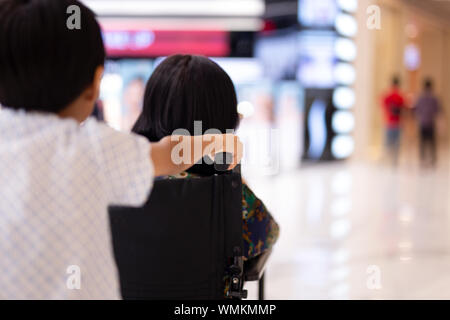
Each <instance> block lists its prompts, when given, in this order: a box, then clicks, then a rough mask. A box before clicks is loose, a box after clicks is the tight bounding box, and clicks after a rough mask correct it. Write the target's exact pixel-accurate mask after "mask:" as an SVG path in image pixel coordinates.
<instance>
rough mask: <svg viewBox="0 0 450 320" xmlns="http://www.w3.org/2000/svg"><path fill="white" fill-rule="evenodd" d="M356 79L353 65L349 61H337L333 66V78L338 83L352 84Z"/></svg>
mask: <svg viewBox="0 0 450 320" xmlns="http://www.w3.org/2000/svg"><path fill="white" fill-rule="evenodd" d="M355 79H356V71H355V67H354V66H353V65H351V64H349V63H343V62H341V63H337V64H336V66H335V67H334V80H335V81H336V83H338V84H343V85H352V84H353V83H354V82H355Z"/></svg>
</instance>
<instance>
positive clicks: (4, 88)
mask: <svg viewBox="0 0 450 320" xmlns="http://www.w3.org/2000/svg"><path fill="white" fill-rule="evenodd" d="M71 5H76V6H78V7H79V8H80V13H81V15H80V21H81V25H80V27H81V28H80V29H73V30H71V29H69V28H68V27H67V20H68V18H69V17H71V14H72V13H67V9H68V7H69V6H71ZM104 61H105V50H104V47H103V41H102V36H101V31H100V26H99V24H98V23H97V21H96V19H95V15H94V13H93V12H92V11H91V10H90V9H88V8H87V7H86V6H84V5H83V4H82V3H80V2H79V1H76V0H0V104H2V105H3V106H5V107H9V108H13V109H24V110H27V111H45V112H53V113H57V112H59V111H61V110H62V109H64V107H66V106H67V105H68V104H70V103H71V102H73V101H74V100H75V99H76V98H77V97H78V96H79V95H80V94H81V93H82V92H83V90H84V89H86V88H87V87H88V86H89V85H90V84H91V83H92V81H93V80H94V74H95V70H96V68H97V67H99V66H102V65H103V64H104Z"/></svg>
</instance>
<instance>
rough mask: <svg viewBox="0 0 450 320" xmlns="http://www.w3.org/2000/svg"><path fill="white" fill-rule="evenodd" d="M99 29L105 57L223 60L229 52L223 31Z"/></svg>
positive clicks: (227, 36) (106, 26) (109, 27)
mask: <svg viewBox="0 0 450 320" xmlns="http://www.w3.org/2000/svg"><path fill="white" fill-rule="evenodd" d="M102 29H103V40H104V43H105V48H106V52H107V55H108V56H109V57H159V56H168V55H171V54H175V53H185V54H199V55H205V56H213V57H223V56H228V55H229V53H230V46H229V33H228V32H226V31H194V30H190V31H187V30H185V31H174V30H150V29H147V28H145V27H142V26H139V27H135V28H133V27H127V28H123V27H121V26H117V25H107V24H104V23H103V24H102Z"/></svg>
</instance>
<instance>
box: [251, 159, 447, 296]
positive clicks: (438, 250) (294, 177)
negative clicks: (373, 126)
mask: <svg viewBox="0 0 450 320" xmlns="http://www.w3.org/2000/svg"><path fill="white" fill-rule="evenodd" d="M248 180H249V184H250V186H251V187H252V188H253V190H254V191H255V192H256V194H257V195H258V196H259V197H260V198H261V199H263V200H264V202H265V203H266V204H267V206H268V207H269V209H270V210H271V211H272V212H273V213H274V216H275V217H276V219H277V220H278V222H279V224H280V226H281V237H280V239H279V241H278V243H277V245H276V247H275V250H274V253H273V255H272V257H271V260H270V262H269V265H268V269H267V277H266V279H267V281H266V298H268V299H450V194H449V193H450V188H449V182H450V169H449V166H448V165H447V164H446V165H442V164H441V165H440V166H439V167H438V168H437V169H435V170H432V169H421V168H419V166H417V165H414V164H411V163H403V164H401V165H400V166H399V167H398V168H396V169H395V168H392V167H389V166H386V165H382V164H364V163H354V162H347V163H339V164H337V163H333V164H316V165H308V166H303V167H302V168H301V169H299V170H296V171H294V172H289V173H285V174H280V175H278V176H276V177H260V178H252V179H248ZM247 287H248V289H249V298H251V299H252V298H256V288H257V287H256V284H255V283H248V285H247Z"/></svg>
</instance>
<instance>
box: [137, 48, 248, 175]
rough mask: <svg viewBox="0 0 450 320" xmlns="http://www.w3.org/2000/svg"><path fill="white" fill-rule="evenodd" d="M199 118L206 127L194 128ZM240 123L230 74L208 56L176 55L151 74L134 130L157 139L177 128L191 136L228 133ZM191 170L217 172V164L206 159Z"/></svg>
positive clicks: (155, 140)
mask: <svg viewBox="0 0 450 320" xmlns="http://www.w3.org/2000/svg"><path fill="white" fill-rule="evenodd" d="M196 121H201V126H202V130H200V131H199V130H198V129H197V130H194V122H196ZM197 124H198V123H197ZM238 124H239V115H238V112H237V98H236V91H235V89H234V86H233V82H232V81H231V79H230V77H229V76H228V74H227V73H226V72H225V71H224V70H223V69H222V68H221V67H219V66H218V65H217V64H216V63H215V62H213V61H212V60H210V59H208V58H206V57H202V56H193V55H173V56H170V57H168V58H166V59H165V60H163V61H162V62H161V64H160V65H159V66H158V67H157V68H156V69H155V71H154V72H153V74H152V76H151V77H150V79H149V81H148V83H147V86H146V89H145V95H144V105H143V110H142V113H141V114H140V116H139V118H138V119H137V121H136V123H135V124H134V126H133V129H132V131H133V132H135V133H137V134H140V135H143V136H145V137H147V138H148V139H149V140H150V141H152V142H157V141H159V140H160V139H161V138H163V137H165V136H168V135H171V134H172V133H173V132H174V131H175V130H177V129H184V130H185V131H187V132H188V133H189V134H190V135H201V134H203V133H204V132H205V131H206V130H211V129H215V130H217V131H216V132H215V133H219V131H220V132H221V133H227V130H230V129H231V130H233V131H234V129H236V128H237V126H238ZM228 132H229V131H228ZM188 171H190V172H192V173H199V174H206V175H210V174H213V173H215V169H214V167H213V166H212V165H207V164H206V163H205V162H203V163H201V164H200V163H199V164H196V165H194V166H193V167H192V168H191V169H189V170H188Z"/></svg>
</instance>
